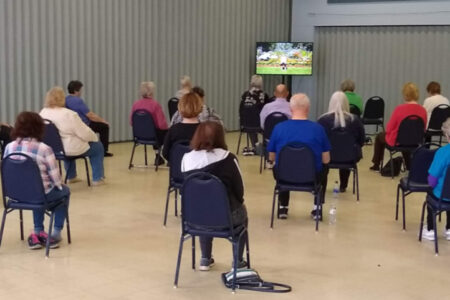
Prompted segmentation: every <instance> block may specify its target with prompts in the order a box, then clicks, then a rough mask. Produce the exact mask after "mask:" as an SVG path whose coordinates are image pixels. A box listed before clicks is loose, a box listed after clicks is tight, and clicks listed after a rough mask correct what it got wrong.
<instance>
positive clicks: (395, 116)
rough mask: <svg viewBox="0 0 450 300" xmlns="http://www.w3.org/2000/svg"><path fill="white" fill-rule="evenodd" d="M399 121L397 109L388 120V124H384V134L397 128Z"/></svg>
mask: <svg viewBox="0 0 450 300" xmlns="http://www.w3.org/2000/svg"><path fill="white" fill-rule="evenodd" d="M399 125H400V124H399V120H398V112H397V109H394V111H393V112H392V115H391V118H390V119H389V121H388V123H387V124H386V133H388V132H391V131H393V130H394V129H395V128H397V127H398V126H399Z"/></svg>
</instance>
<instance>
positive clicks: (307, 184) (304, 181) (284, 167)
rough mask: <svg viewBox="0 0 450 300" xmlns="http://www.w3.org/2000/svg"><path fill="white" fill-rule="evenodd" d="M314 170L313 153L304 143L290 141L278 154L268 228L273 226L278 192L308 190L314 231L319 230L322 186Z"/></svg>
mask: <svg viewBox="0 0 450 300" xmlns="http://www.w3.org/2000/svg"><path fill="white" fill-rule="evenodd" d="M318 177H319V176H318V174H317V172H316V166H315V158H314V153H313V152H312V150H311V149H310V148H308V147H307V146H306V145H303V144H300V143H290V144H288V145H286V146H284V147H283V148H282V149H281V151H280V154H279V157H278V163H277V165H276V169H275V181H276V182H275V188H274V191H273V201H272V216H271V221H270V228H273V219H274V214H275V202H276V200H277V202H278V207H279V204H280V203H279V202H280V201H279V194H280V193H281V192H286V191H296V192H309V193H312V194H313V195H314V203H315V204H316V205H317V208H316V210H315V213H316V215H315V219H316V231H318V230H319V219H320V216H319V214H320V212H321V211H322V202H323V199H322V197H321V194H322V193H321V190H322V186H321V185H320V182H319V179H318Z"/></svg>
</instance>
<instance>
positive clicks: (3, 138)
mask: <svg viewBox="0 0 450 300" xmlns="http://www.w3.org/2000/svg"><path fill="white" fill-rule="evenodd" d="M12 130H13V128H12V126H10V125H9V124H6V123H0V146H1V150H2V153H5V147H6V145H8V144H9V143H10V142H11V131H12Z"/></svg>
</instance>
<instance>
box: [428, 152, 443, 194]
mask: <svg viewBox="0 0 450 300" xmlns="http://www.w3.org/2000/svg"><path fill="white" fill-rule="evenodd" d="M442 149H443V148H440V149H438V150H437V151H436V154H435V155H434V158H433V162H432V163H431V166H430V168H429V169H428V184H429V185H430V186H431V187H435V186H436V185H437V183H438V180H439V178H441V177H442V176H444V172H445V171H446V170H447V162H446V160H444V159H442Z"/></svg>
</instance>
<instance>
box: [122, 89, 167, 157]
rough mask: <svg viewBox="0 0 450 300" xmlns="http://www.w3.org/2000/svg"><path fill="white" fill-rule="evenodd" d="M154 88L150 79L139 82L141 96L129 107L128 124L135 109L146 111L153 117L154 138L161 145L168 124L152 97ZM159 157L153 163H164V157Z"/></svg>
mask: <svg viewBox="0 0 450 300" xmlns="http://www.w3.org/2000/svg"><path fill="white" fill-rule="evenodd" d="M154 90H155V84H154V83H153V82H152V81H144V82H142V83H141V89H140V91H141V97H142V98H141V99H139V100H137V101H136V102H134V103H133V106H132V107H131V113H130V125H131V126H133V124H132V117H133V113H134V112H135V111H137V110H140V109H143V110H146V111H148V112H149V113H150V114H151V115H152V117H153V122H155V126H156V139H157V140H158V143H159V144H160V145H162V144H164V137H165V136H166V133H167V130H168V129H169V126H167V121H166V117H165V115H164V112H163V110H162V107H161V105H160V104H159V103H158V102H157V101H156V100H155V99H153V93H154ZM159 158H160V160H159V161H158V162H157V161H155V164H159V165H162V164H164V159H163V158H162V157H161V156H159Z"/></svg>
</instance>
